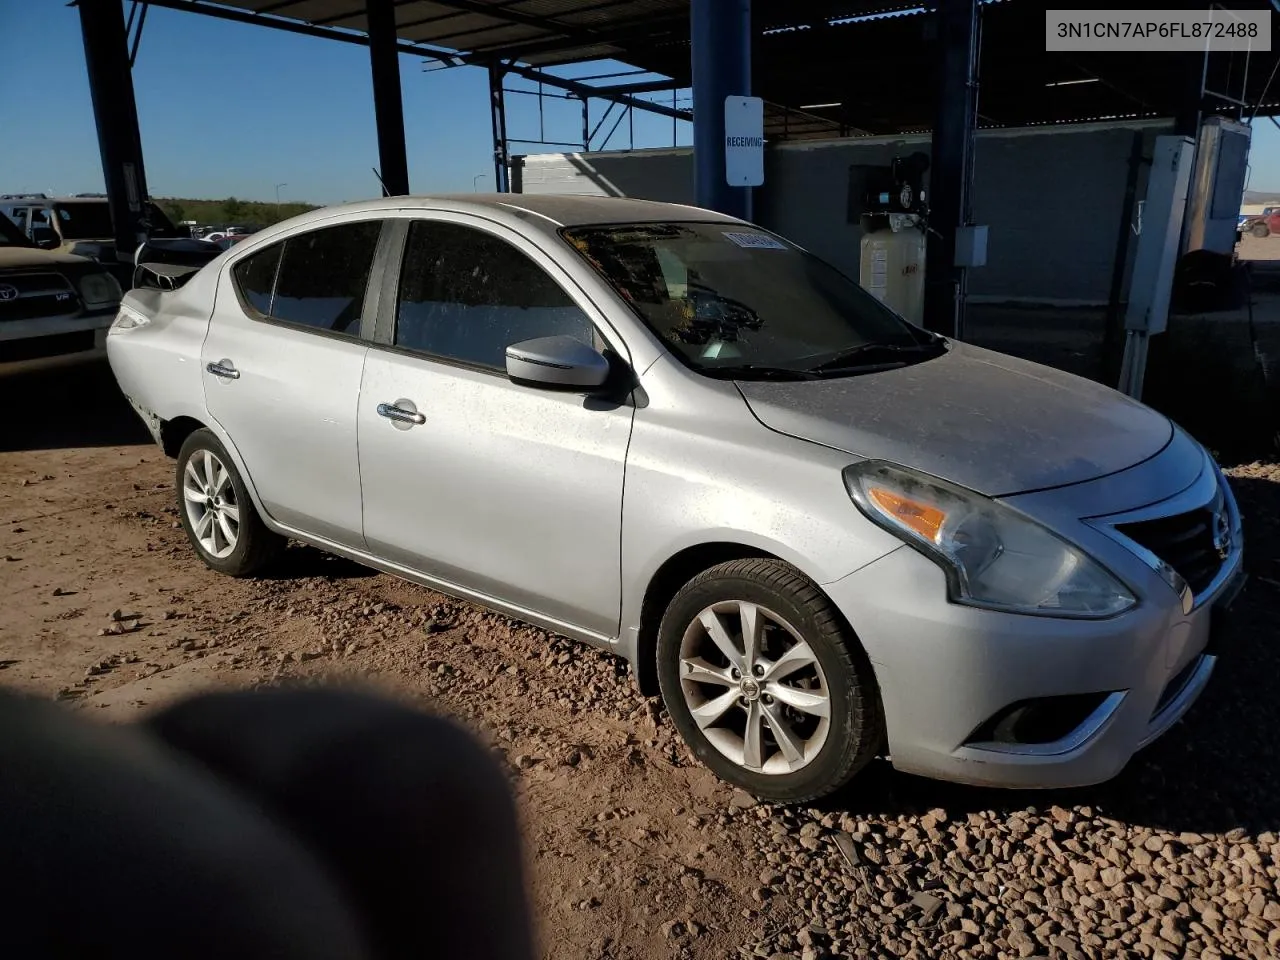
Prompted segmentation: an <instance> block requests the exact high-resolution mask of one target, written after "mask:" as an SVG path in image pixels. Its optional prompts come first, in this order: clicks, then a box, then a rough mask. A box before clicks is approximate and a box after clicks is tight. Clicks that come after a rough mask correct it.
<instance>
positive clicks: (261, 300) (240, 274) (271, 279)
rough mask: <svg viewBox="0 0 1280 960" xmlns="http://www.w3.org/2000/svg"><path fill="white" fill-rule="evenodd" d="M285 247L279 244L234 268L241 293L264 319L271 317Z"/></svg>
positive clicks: (247, 258)
mask: <svg viewBox="0 0 1280 960" xmlns="http://www.w3.org/2000/svg"><path fill="white" fill-rule="evenodd" d="M283 246H284V244H281V243H277V244H275V245H274V246H271V247H268V248H267V249H266V250H263V251H262V252H261V253H255V254H254V255H253V256H251V257H245V258H244V259H243V260H241V261H240V262H239V263H237V264H236V265H235V267H234V268H233V272H234V273H235V278H236V285H237V286H238V287H239V288H240V293H241V294H242V295H243V296H244V298H245V299H246V300H247V301H249V305H250V306H251V307H253V309H255V310H257V311H258V312H259V313H260V314H262V315H263V316H264V317H269V316H271V295H272V294H273V293H274V292H275V287H276V269H277V268H278V267H279V266H280V250H281V248H282V247H283Z"/></svg>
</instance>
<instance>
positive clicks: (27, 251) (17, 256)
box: [0, 247, 89, 270]
mask: <svg viewBox="0 0 1280 960" xmlns="http://www.w3.org/2000/svg"><path fill="white" fill-rule="evenodd" d="M88 262H89V261H88V260H86V259H85V258H84V257H77V256H75V255H73V254H70V253H55V252H54V251H52V250H41V249H40V248H39V247H0V270H17V269H29V268H31V267H71V266H81V265H83V264H86V263H88Z"/></svg>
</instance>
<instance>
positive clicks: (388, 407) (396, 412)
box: [378, 403, 427, 425]
mask: <svg viewBox="0 0 1280 960" xmlns="http://www.w3.org/2000/svg"><path fill="white" fill-rule="evenodd" d="M378 416H380V417H386V418H387V419H388V420H394V421H396V422H397V423H416V424H419V425H421V424H424V423H426V422H427V418H426V417H424V416H423V415H422V414H420V413H418V411H417V410H406V409H404V408H403V407H401V406H398V405H397V404H395V403H380V404H378Z"/></svg>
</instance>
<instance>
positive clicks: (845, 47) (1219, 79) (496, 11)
mask: <svg viewBox="0 0 1280 960" xmlns="http://www.w3.org/2000/svg"><path fill="white" fill-rule="evenodd" d="M158 2H161V3H162V5H163V0H158ZM689 2H690V0H401V2H398V3H397V5H396V7H395V12H396V23H397V32H398V34H399V36H400V38H401V39H402V40H403V41H406V42H408V43H411V44H417V45H421V48H422V49H423V52H424V53H425V54H427V55H431V54H432V53H433V52H434V53H436V54H439V55H441V56H443V57H444V58H445V60H446V61H451V62H459V60H461V61H462V62H492V61H496V60H513V61H516V62H519V63H522V64H527V65H530V66H534V67H549V66H555V65H560V64H568V63H577V62H583V61H588V60H600V59H612V60H619V61H622V62H624V63H629V64H633V65H635V66H637V67H639V68H642V69H644V70H646V71H651V72H653V73H655V74H658V75H660V76H666V77H670V78H672V84H673V86H688V84H689V83H690V65H689V60H690V50H689V23H688V17H689ZM934 2H935V0H753V23H754V26H755V29H756V32H757V34H758V38H757V40H756V43H755V50H754V54H753V57H754V70H753V81H752V84H753V90H754V92H756V93H757V94H759V95H760V96H761V97H763V98H764V99H765V100H766V101H767V102H768V103H769V107H768V109H767V111H766V124H767V126H766V132H767V133H768V135H769V136H770V137H772V138H775V139H779V138H783V137H786V138H797V137H811V136H839V135H841V134H857V133H870V134H892V133H896V132H903V131H908V130H918V129H927V128H928V127H929V126H930V125H931V124H932V121H933V115H934V109H935V106H934V105H935V103H936V99H937V88H936V80H935V76H936V70H937V66H938V61H939V56H938V50H937V47H936V44H935V43H934V40H935V39H936V38H935V37H934V36H933V32H932V31H934V30H935V23H936V21H935V18H934V17H932V16H928V15H925V14H926V13H927V12H928V8H929V7H931V6H932V4H933V3H934ZM981 2H982V11H983V13H982V16H983V41H982V64H981V79H980V91H979V106H978V111H979V120H980V124H981V125H983V126H991V127H1000V126H1017V125H1024V124H1040V123H1061V122H1080V121H1088V120H1095V119H1103V118H1107V117H1119V116H1169V115H1171V114H1172V113H1173V112H1175V111H1176V110H1177V108H1178V105H1179V101H1180V99H1181V97H1182V96H1183V94H1182V90H1183V88H1184V83H1183V78H1184V77H1185V76H1187V75H1188V73H1189V72H1191V71H1192V70H1193V69H1194V71H1195V72H1196V73H1198V72H1199V68H1198V66H1196V65H1194V64H1192V63H1191V60H1190V59H1189V58H1188V56H1187V55H1184V54H1172V53H1144V54H1142V55H1141V56H1118V55H1115V54H1087V53H1081V54H1059V53H1052V54H1051V53H1047V52H1046V51H1045V50H1044V49H1043V42H1042V41H1041V40H1040V39H1039V38H1040V36H1041V35H1042V33H1043V30H1044V9H1045V4H1044V3H1038V2H1034V0H981ZM1173 5H1174V6H1176V5H1177V4H1176V3H1175V4H1173ZM200 6H208V7H213V8H215V9H216V7H218V6H220V7H222V8H224V9H225V8H232V9H235V10H237V11H251V12H255V13H260V14H264V15H265V16H264V19H266V18H267V17H272V18H286V19H288V20H291V21H295V22H300V23H304V24H308V25H311V26H318V27H330V28H339V29H343V30H354V31H359V32H364V31H365V29H366V26H367V25H366V20H365V13H364V2H363V0H218V2H217V3H216V4H214V2H213V0H194V2H191V3H184V7H185V8H186V9H191V8H193V7H200ZM1231 6H1232V7H1234V8H1248V9H1269V8H1270V5H1269V2H1268V0H1233V2H1232V4H1231ZM1278 57H1280V50H1277V51H1273V52H1270V53H1263V54H1252V55H1251V58H1250V60H1249V65H1248V70H1247V71H1246V70H1245V69H1244V58H1243V55H1239V56H1234V57H1228V56H1227V55H1225V54H1216V55H1215V56H1214V57H1213V58H1211V62H1210V70H1209V83H1208V86H1209V88H1210V89H1214V90H1218V91H1220V92H1222V93H1226V94H1229V95H1230V96H1233V97H1236V98H1238V99H1242V100H1245V101H1247V102H1250V103H1255V102H1258V101H1263V103H1262V112H1263V113H1267V112H1274V111H1275V110H1276V109H1277V107H1278V101H1280V80H1277V83H1276V85H1275V89H1271V90H1268V89H1267V78H1268V76H1269V75H1271V74H1272V72H1273V67H1274V66H1275V64H1276V62H1277V58H1278ZM1066 78H1078V79H1085V80H1086V81H1087V82H1085V83H1080V84H1077V85H1070V86H1054V85H1053V84H1054V82H1055V81H1060V80H1062V79H1066ZM1222 103H1225V101H1223V102H1222ZM805 104H834V106H833V107H823V108H821V109H816V110H801V109H799V108H800V107H801V106H802V105H805ZM1211 106H1212V104H1211Z"/></svg>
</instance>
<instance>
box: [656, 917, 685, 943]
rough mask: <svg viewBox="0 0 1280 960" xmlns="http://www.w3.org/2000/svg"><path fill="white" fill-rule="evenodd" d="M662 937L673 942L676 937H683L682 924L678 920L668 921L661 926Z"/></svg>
mask: <svg viewBox="0 0 1280 960" xmlns="http://www.w3.org/2000/svg"><path fill="white" fill-rule="evenodd" d="M660 929H661V930H662V935H663V936H664V937H666V938H667V939H668V940H675V939H676V938H677V937H681V936H684V924H683V923H681V922H680V921H679V920H668V921H666V922H665V923H663V924H662V926H661V928H660Z"/></svg>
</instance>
